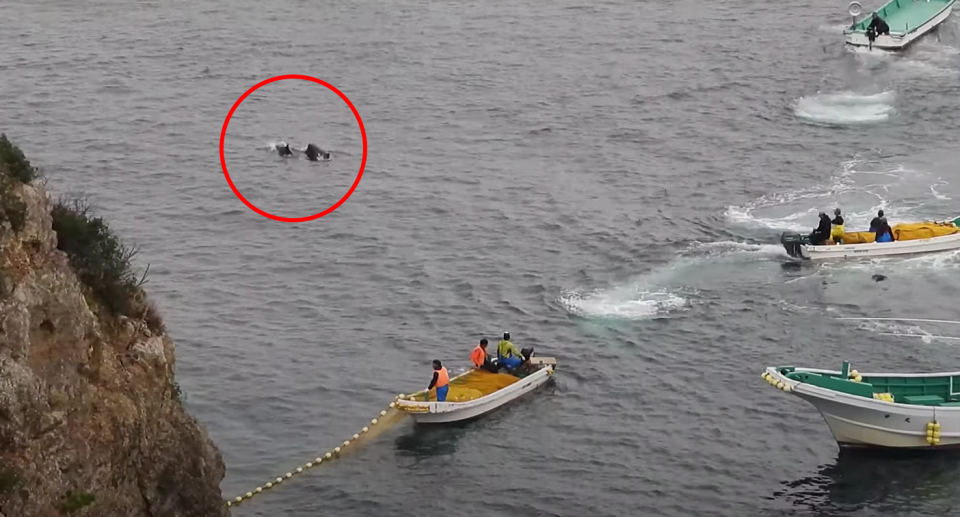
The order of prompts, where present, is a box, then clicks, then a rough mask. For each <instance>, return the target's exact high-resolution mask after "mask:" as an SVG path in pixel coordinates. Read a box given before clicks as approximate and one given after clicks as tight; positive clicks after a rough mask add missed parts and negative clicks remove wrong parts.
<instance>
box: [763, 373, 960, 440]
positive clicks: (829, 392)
mask: <svg viewBox="0 0 960 517" xmlns="http://www.w3.org/2000/svg"><path fill="white" fill-rule="evenodd" d="M779 368H785V367H784V366H768V367H766V368H765V369H764V372H766V373H768V374H770V376H772V377H775V378H776V379H777V380H778V381H779V382H782V383H783V384H784V385H786V386H789V387H790V391H789V393H790V394H794V393H796V394H797V395H796V396H798V397H801V398H803V397H804V396H808V397H814V398H819V399H824V400H833V401H837V399H838V398H839V399H846V400H840V401H839V403H842V404H845V405H854V406H860V407H863V408H866V409H871V410H878V411H883V410H884V409H885V408H890V407H891V406H893V407H896V408H903V409H907V408H909V409H910V410H912V411H916V412H919V413H929V412H933V414H937V413H946V414H949V415H955V414H960V407H956V406H926V405H920V404H905V403H903V402H896V401H894V400H890V401H888V400H879V399H875V398H868V397H864V396H862V395H856V394H853V393H847V392H845V391H840V390H835V389H830V388H825V387H823V386H817V385H815V384H810V383H806V382H801V381H798V380H794V379H791V378H789V377H787V376H786V375H783V374H781V373H780V371H779ZM792 368H793V371H794V372H809V373H833V374H837V375H843V372H841V371H838V370H825V369H820V368H802V367H792ZM857 373H859V372H857ZM951 374H954V375H960V372H948V373H947V372H944V373H940V372H936V373H922V374H917V373H914V374H909V373H906V374H897V373H892V374H891V373H871V372H866V373H860V376H861V377H903V378H918V377H947V376H952V375H951ZM847 400H849V401H850V402H847ZM814 406H816V404H814ZM818 410H819V409H818ZM944 436H957V437H960V432H957V433H950V434H947V435H944Z"/></svg>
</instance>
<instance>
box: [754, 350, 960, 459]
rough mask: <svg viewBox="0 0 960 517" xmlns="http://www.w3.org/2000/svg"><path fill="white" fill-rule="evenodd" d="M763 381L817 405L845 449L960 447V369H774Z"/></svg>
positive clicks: (769, 368) (776, 367) (838, 441)
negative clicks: (875, 370)
mask: <svg viewBox="0 0 960 517" xmlns="http://www.w3.org/2000/svg"><path fill="white" fill-rule="evenodd" d="M763 380H765V381H767V382H768V383H769V384H771V385H773V386H775V387H777V388H779V389H781V390H783V391H785V392H787V393H790V394H792V395H796V396H798V397H800V398H802V399H804V400H806V401H807V402H809V403H811V404H813V406H814V407H815V408H817V410H818V411H820V415H821V416H823V419H824V421H826V423H827V426H828V427H829V428H830V432H831V433H833V437H834V439H836V441H837V445H839V446H840V448H841V449H849V448H878V449H942V448H960V371H958V372H944V373H863V374H861V373H859V372H857V371H856V370H851V369H850V363H849V362H844V363H843V366H842V367H841V369H840V371H833V370H820V369H815V368H796V367H793V366H770V367H767V368H766V369H765V370H764V372H763Z"/></svg>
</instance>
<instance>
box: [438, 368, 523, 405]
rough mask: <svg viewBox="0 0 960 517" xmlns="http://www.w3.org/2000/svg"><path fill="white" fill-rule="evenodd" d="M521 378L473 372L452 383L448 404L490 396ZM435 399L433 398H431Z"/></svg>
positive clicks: (507, 374) (448, 394) (479, 371)
mask: <svg viewBox="0 0 960 517" xmlns="http://www.w3.org/2000/svg"><path fill="white" fill-rule="evenodd" d="M519 380H520V378H519V377H516V376H514V375H510V374H509V373H491V372H488V371H486V370H472V371H470V372H469V373H467V374H466V375H464V376H463V377H460V378H458V379H454V380H451V381H450V390H449V391H448V392H447V402H466V401H468V400H474V399H478V398H480V397H483V396H486V395H489V394H491V393H493V392H495V391H497V390H500V389H503V388H506V387H507V386H509V385H511V384H513V383H515V382H517V381H519ZM431 398H433V397H431Z"/></svg>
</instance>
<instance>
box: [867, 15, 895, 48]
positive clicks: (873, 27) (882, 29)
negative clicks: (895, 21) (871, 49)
mask: <svg viewBox="0 0 960 517" xmlns="http://www.w3.org/2000/svg"><path fill="white" fill-rule="evenodd" d="M880 34H890V26H889V25H887V22H885V21H883V18H881V17H880V15H879V14H877V13H873V20H871V21H870V25H869V26H868V27H867V37H868V38H870V41H873V40H875V39H877V36H879V35H880Z"/></svg>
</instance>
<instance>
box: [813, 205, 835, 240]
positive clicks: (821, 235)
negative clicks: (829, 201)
mask: <svg viewBox="0 0 960 517" xmlns="http://www.w3.org/2000/svg"><path fill="white" fill-rule="evenodd" d="M830 224H831V223H830V216H828V215H827V214H826V213H825V212H820V225H819V226H817V229H816V230H814V231H813V233H811V234H810V244H813V245H814V246H822V245H823V244H825V243H826V242H827V239H829V238H830Z"/></svg>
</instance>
